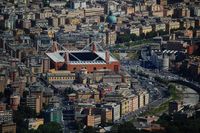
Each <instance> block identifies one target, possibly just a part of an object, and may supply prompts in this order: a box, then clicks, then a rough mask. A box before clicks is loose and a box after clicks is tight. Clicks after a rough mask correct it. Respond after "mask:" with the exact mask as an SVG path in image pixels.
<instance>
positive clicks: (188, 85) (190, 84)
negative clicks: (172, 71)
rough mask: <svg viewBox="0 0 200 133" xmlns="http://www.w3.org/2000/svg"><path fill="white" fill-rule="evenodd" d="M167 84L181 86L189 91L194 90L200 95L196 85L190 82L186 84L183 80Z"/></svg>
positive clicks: (199, 88) (199, 89)
mask: <svg viewBox="0 0 200 133" xmlns="http://www.w3.org/2000/svg"><path fill="white" fill-rule="evenodd" d="M169 82H171V83H177V84H181V85H184V86H187V87H190V88H191V89H193V90H195V91H196V92H197V93H198V94H199V95H200V87H199V86H198V85H195V84H193V83H191V82H187V81H183V80H170V81H169ZM187 94H188V93H187Z"/></svg>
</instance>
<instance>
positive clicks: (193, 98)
mask: <svg viewBox="0 0 200 133" xmlns="http://www.w3.org/2000/svg"><path fill="white" fill-rule="evenodd" d="M177 89H178V90H180V91H182V93H183V105H191V106H194V105H196V104H198V102H199V95H198V93H197V92H196V91H195V90H193V89H191V88H189V87H187V86H183V85H177Z"/></svg>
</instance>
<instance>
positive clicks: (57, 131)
mask: <svg viewBox="0 0 200 133" xmlns="http://www.w3.org/2000/svg"><path fill="white" fill-rule="evenodd" d="M37 130H38V132H39V133H62V127H61V125H60V124H59V123H57V122H50V123H48V124H44V125H40V126H39V127H38V129H37Z"/></svg>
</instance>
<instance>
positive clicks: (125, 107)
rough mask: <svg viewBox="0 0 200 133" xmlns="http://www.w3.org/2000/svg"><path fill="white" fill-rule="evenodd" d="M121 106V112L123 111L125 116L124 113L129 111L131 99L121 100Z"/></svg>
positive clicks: (122, 113)
mask: <svg viewBox="0 0 200 133" xmlns="http://www.w3.org/2000/svg"><path fill="white" fill-rule="evenodd" d="M120 106H121V108H120V110H121V111H120V112H121V114H120V115H121V116H123V115H125V114H127V113H129V100H128V99H123V100H121V101H120Z"/></svg>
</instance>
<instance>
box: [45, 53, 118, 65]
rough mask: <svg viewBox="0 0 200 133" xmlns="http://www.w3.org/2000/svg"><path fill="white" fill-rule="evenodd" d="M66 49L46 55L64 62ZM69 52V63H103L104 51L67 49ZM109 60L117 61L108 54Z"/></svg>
mask: <svg viewBox="0 0 200 133" xmlns="http://www.w3.org/2000/svg"><path fill="white" fill-rule="evenodd" d="M65 52H66V51H57V52H53V53H46V54H47V56H48V57H49V58H50V59H52V60H53V61H54V62H65V59H64V56H65ZM67 52H69V63H70V64H94V63H95V64H105V63H106V61H105V52H103V51H97V52H91V51H88V50H85V51H67ZM109 60H110V62H113V61H117V60H116V59H115V58H114V57H112V56H111V55H110V58H109Z"/></svg>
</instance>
